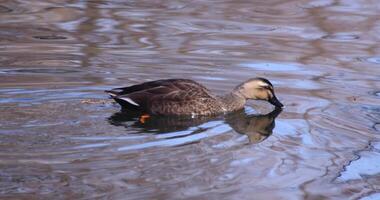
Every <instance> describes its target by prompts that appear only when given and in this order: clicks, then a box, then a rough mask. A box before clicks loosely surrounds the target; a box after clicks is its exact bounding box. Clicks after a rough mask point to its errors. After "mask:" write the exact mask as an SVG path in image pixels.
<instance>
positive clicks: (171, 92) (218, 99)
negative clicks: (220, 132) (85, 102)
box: [105, 77, 283, 117]
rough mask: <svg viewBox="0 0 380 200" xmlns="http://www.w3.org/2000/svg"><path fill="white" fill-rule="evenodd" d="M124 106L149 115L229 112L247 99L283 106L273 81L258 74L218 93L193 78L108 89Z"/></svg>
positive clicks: (126, 108)
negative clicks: (227, 91)
mask: <svg viewBox="0 0 380 200" xmlns="http://www.w3.org/2000/svg"><path fill="white" fill-rule="evenodd" d="M105 92H106V93H107V94H109V95H110V97H111V98H112V99H114V100H115V101H116V102H117V103H118V104H120V106H121V108H122V110H123V111H124V110H125V111H132V112H136V111H137V112H142V113H144V114H146V115H147V116H151V115H161V116H192V117H194V116H200V115H216V114H222V113H224V114H226V113H231V112H234V111H238V110H241V109H244V105H245V104H246V102H247V100H264V101H267V102H269V103H270V104H272V105H274V106H275V107H276V108H282V107H283V104H282V103H281V102H280V101H279V100H278V99H277V97H276V95H275V93H274V88H273V84H272V83H271V82H269V81H268V80H267V79H265V78H262V77H255V78H251V79H249V80H246V81H244V82H242V83H241V84H239V85H237V86H236V87H235V88H234V89H233V90H232V91H231V92H229V93H227V94H225V95H216V94H214V93H212V92H211V91H210V90H209V89H207V88H206V87H205V86H203V85H202V84H200V83H198V82H196V81H193V80H190V79H161V80H155V81H149V82H144V83H141V84H136V85H131V86H127V87H119V88H113V89H111V90H106V91H105Z"/></svg>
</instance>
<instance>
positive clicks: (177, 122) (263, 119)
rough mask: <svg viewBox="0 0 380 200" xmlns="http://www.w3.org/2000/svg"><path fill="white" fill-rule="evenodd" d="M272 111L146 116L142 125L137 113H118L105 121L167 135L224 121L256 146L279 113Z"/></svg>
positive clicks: (127, 127)
mask: <svg viewBox="0 0 380 200" xmlns="http://www.w3.org/2000/svg"><path fill="white" fill-rule="evenodd" d="M281 111H282V110H281V109H275V110H273V111H272V112H271V113H268V114H265V115H257V114H247V113H246V112H245V111H244V110H241V111H238V112H234V113H231V114H228V115H225V116H199V117H195V118H190V117H162V116H159V117H154V116H153V117H150V118H148V119H147V120H145V121H144V122H142V121H141V120H139V119H140V118H139V116H140V115H139V113H131V112H118V113H115V114H113V115H112V116H111V117H109V118H108V121H109V123H110V124H112V125H115V126H124V127H125V128H126V129H128V130H129V129H131V128H140V129H142V131H141V132H151V133H157V134H159V133H167V132H175V131H183V130H187V129H188V128H190V127H197V126H200V125H202V124H205V123H207V122H210V121H217V120H224V121H225V122H226V123H227V124H228V125H229V126H230V127H231V128H232V129H234V130H235V131H236V132H237V133H240V134H244V135H247V137H248V139H249V142H250V143H259V142H261V141H263V140H265V139H266V138H267V137H269V136H270V135H271V134H272V131H273V128H274V127H275V119H276V117H277V116H278V115H279V114H280V113H281Z"/></svg>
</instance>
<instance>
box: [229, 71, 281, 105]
mask: <svg viewBox="0 0 380 200" xmlns="http://www.w3.org/2000/svg"><path fill="white" fill-rule="evenodd" d="M236 90H237V91H238V92H239V93H240V94H241V95H243V97H244V98H246V99H254V100H265V101H268V102H269V103H271V104H273V105H274V106H276V107H280V108H281V107H283V106H284V105H283V104H282V103H281V102H280V101H279V100H278V99H277V97H276V95H275V94H274V90H273V85H272V83H270V82H269V81H268V80H267V79H265V78H261V77H257V78H252V79H249V80H247V81H245V82H244V83H242V84H240V85H238V86H237V87H236V89H235V91H236Z"/></svg>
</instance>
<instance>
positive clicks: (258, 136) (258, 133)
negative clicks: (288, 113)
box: [225, 108, 282, 143]
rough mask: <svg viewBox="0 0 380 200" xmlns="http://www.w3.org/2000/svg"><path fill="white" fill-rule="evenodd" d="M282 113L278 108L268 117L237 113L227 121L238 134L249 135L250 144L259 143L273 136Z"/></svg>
mask: <svg viewBox="0 0 380 200" xmlns="http://www.w3.org/2000/svg"><path fill="white" fill-rule="evenodd" d="M281 111H282V109H281V108H278V109H275V110H273V111H272V112H270V113H268V114H266V115H247V114H246V113H245V112H235V113H231V114H229V115H227V116H226V118H225V120H226V122H227V123H228V124H229V125H230V126H231V127H232V128H233V129H234V130H235V131H236V132H237V133H240V134H244V135H247V137H248V139H249V142H250V143H259V142H262V141H263V140H265V139H266V138H268V137H269V136H270V135H272V131H273V129H274V127H275V119H276V117H277V116H278V115H279V114H280V113H281Z"/></svg>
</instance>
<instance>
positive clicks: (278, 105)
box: [269, 96, 284, 108]
mask: <svg viewBox="0 0 380 200" xmlns="http://www.w3.org/2000/svg"><path fill="white" fill-rule="evenodd" d="M269 103H271V104H272V105H274V106H276V107H278V108H282V107H283V106H284V105H283V104H282V103H281V102H280V101H279V100H278V99H277V97H276V96H273V98H272V99H270V100H269Z"/></svg>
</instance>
